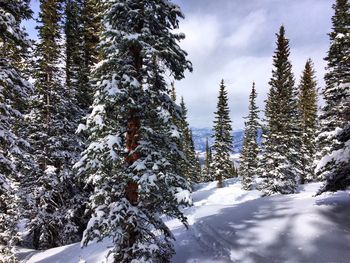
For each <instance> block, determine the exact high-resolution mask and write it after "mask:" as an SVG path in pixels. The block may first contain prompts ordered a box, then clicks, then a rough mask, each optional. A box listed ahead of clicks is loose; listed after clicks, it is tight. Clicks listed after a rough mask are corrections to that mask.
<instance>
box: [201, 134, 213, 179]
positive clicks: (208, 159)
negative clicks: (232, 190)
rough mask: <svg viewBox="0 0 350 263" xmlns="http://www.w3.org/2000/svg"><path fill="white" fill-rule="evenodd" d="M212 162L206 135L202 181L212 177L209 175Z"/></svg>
mask: <svg viewBox="0 0 350 263" xmlns="http://www.w3.org/2000/svg"><path fill="white" fill-rule="evenodd" d="M212 162H213V158H212V152H211V147H210V145H209V140H208V137H207V138H206V141H205V166H204V169H203V172H202V178H203V181H204V182H209V181H210V180H211V179H212V176H211V169H210V167H211V163H212Z"/></svg>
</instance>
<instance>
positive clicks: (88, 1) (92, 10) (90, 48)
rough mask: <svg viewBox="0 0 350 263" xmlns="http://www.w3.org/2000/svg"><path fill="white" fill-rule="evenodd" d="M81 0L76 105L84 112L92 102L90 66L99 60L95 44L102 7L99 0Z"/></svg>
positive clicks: (100, 28)
mask: <svg viewBox="0 0 350 263" xmlns="http://www.w3.org/2000/svg"><path fill="white" fill-rule="evenodd" d="M79 1H80V2H81V6H82V7H81V10H80V16H81V17H80V22H81V23H82V32H81V33H82V42H81V45H82V50H81V51H82V53H83V54H82V55H83V59H82V61H81V63H82V67H81V69H80V70H81V74H80V76H81V77H80V81H79V84H80V85H79V90H78V94H77V101H78V105H79V107H80V108H81V109H83V110H84V112H85V114H88V113H89V111H90V106H91V105H92V103H93V95H94V91H93V84H92V83H91V79H90V77H91V73H92V68H93V67H94V65H95V64H96V63H98V61H99V60H100V55H99V51H98V48H97V45H98V43H99V35H100V32H101V30H102V23H101V16H102V8H101V5H100V4H99V0H79Z"/></svg>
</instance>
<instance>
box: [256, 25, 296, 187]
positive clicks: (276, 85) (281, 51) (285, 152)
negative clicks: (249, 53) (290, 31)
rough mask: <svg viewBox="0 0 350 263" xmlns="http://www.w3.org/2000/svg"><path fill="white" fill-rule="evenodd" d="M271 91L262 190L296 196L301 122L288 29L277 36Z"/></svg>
mask: <svg viewBox="0 0 350 263" xmlns="http://www.w3.org/2000/svg"><path fill="white" fill-rule="evenodd" d="M276 44H277V49H276V51H275V54H274V56H273V70H272V78H271V80H270V82H269V85H270V91H269V93H268V98H267V101H266V106H265V118H266V126H265V127H264V129H263V131H264V135H263V136H264V144H263V158H262V163H261V165H262V166H263V173H262V176H263V177H264V178H265V180H264V182H263V185H262V186H261V188H263V189H264V192H265V193H266V194H271V193H282V194H290V193H295V191H296V189H297V178H298V176H299V173H300V160H299V158H300V157H298V155H299V153H300V123H299V113H298V105H297V89H296V88H295V86H294V76H293V73H292V64H291V62H290V61H289V54H290V51H289V40H288V39H287V38H286V37H285V30H284V27H283V26H281V28H280V30H279V33H278V34H277V43H276Z"/></svg>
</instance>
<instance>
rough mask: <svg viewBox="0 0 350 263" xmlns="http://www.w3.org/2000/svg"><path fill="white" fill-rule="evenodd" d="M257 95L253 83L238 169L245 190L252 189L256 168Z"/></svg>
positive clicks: (257, 148)
mask: <svg viewBox="0 0 350 263" xmlns="http://www.w3.org/2000/svg"><path fill="white" fill-rule="evenodd" d="M256 97H257V93H256V90H255V83H253V87H252V91H251V93H250V96H249V114H248V116H247V117H246V119H247V121H246V122H245V131H244V141H243V148H242V153H241V163H240V167H239V175H240V176H241V177H242V186H243V188H244V189H246V190H251V189H252V187H253V182H254V176H256V172H257V168H258V159H257V158H258V153H259V147H258V143H257V136H258V129H259V127H260V124H259V116H258V114H259V109H258V107H257V106H256V102H255V100H256Z"/></svg>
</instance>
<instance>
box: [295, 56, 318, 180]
mask: <svg viewBox="0 0 350 263" xmlns="http://www.w3.org/2000/svg"><path fill="white" fill-rule="evenodd" d="M298 104H299V111H300V116H301V127H302V141H301V142H302V143H301V152H300V155H301V165H302V166H301V177H300V183H301V184H304V183H305V181H312V180H314V177H315V176H314V173H313V169H314V168H313V161H314V158H315V153H316V145H315V137H316V131H317V83H316V80H315V70H314V69H313V64H312V61H311V59H309V60H308V61H307V62H306V64H305V69H304V71H303V74H302V76H301V80H300V85H299V101H298Z"/></svg>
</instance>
